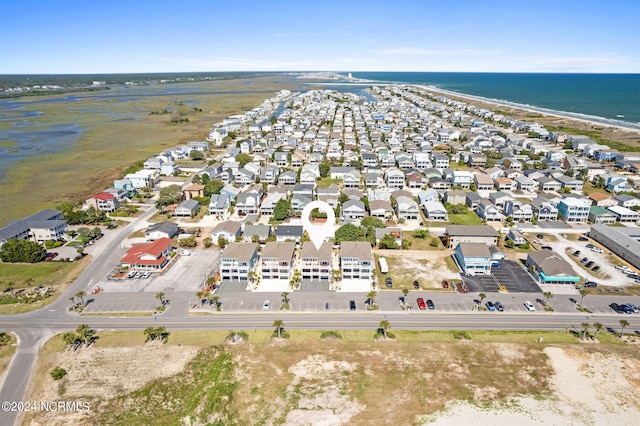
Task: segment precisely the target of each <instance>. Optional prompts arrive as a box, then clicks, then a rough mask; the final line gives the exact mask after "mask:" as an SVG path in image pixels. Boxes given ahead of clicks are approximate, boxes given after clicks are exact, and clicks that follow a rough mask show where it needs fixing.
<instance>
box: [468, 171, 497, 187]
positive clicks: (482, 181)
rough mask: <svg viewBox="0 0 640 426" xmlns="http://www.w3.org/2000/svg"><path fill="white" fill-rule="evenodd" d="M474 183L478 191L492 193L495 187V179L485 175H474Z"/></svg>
mask: <svg viewBox="0 0 640 426" xmlns="http://www.w3.org/2000/svg"><path fill="white" fill-rule="evenodd" d="M473 183H474V184H475V186H476V190H478V191H491V190H492V189H493V186H494V183H493V178H492V177H491V176H489V175H487V174H484V173H476V174H475V175H473Z"/></svg>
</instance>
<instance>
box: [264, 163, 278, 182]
mask: <svg viewBox="0 0 640 426" xmlns="http://www.w3.org/2000/svg"><path fill="white" fill-rule="evenodd" d="M279 174H280V169H279V168H278V167H277V166H275V165H273V164H270V165H268V166H266V167H264V168H262V170H260V182H265V183H267V184H269V185H273V184H275V183H276V179H277V178H278V175H279Z"/></svg>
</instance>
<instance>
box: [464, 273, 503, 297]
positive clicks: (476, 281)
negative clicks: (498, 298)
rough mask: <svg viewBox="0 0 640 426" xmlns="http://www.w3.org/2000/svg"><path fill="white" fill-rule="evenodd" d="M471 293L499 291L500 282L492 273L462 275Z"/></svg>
mask: <svg viewBox="0 0 640 426" xmlns="http://www.w3.org/2000/svg"><path fill="white" fill-rule="evenodd" d="M462 281H463V282H464V283H465V284H466V285H467V288H468V289H469V292H470V293H479V292H483V291H484V292H497V291H498V290H499V284H498V282H497V281H496V280H495V278H493V276H491V275H470V276H464V277H462Z"/></svg>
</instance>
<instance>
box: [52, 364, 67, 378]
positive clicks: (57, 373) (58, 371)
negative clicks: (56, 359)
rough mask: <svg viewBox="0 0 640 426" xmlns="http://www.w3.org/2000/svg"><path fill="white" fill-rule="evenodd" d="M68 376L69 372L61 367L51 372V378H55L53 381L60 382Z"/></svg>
mask: <svg viewBox="0 0 640 426" xmlns="http://www.w3.org/2000/svg"><path fill="white" fill-rule="evenodd" d="M66 375H67V370H65V369H64V368H62V367H60V366H58V367H56V368H54V369H53V370H51V377H53V380H60V379H62V378H63V377H64V376H66Z"/></svg>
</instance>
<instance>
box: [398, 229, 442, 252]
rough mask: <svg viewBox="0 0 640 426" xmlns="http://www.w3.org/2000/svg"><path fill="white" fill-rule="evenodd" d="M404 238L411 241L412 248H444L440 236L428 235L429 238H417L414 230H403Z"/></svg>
mask: <svg viewBox="0 0 640 426" xmlns="http://www.w3.org/2000/svg"><path fill="white" fill-rule="evenodd" d="M402 239H403V240H405V241H409V242H411V247H410V249H411V250H444V245H443V244H442V241H441V240H440V238H438V237H436V236H433V235H427V238H416V237H414V236H413V232H403V234H402Z"/></svg>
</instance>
